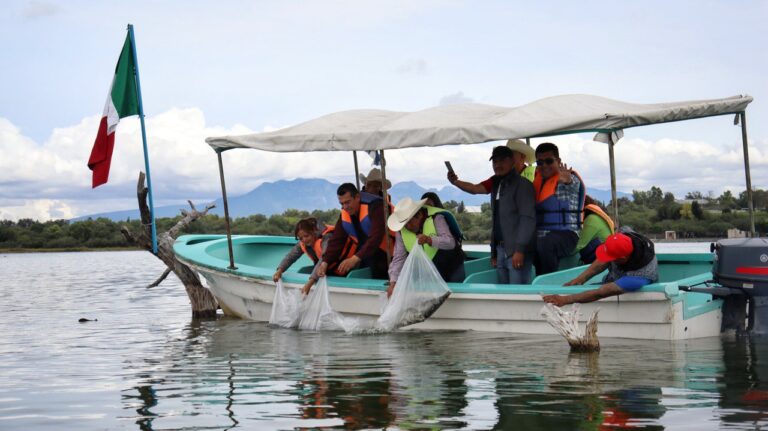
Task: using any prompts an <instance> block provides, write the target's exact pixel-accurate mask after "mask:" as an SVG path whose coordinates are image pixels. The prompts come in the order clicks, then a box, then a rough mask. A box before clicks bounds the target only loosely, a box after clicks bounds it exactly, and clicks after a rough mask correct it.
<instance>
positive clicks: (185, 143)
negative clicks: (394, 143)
mask: <svg viewBox="0 0 768 431" xmlns="http://www.w3.org/2000/svg"><path fill="white" fill-rule="evenodd" d="M459 96H461V97H464V96H463V95H462V93H459ZM98 121H99V117H98V116H95V115H94V116H91V117H86V118H84V119H82V120H81V121H80V122H79V123H77V124H75V125H72V126H68V127H63V128H57V129H54V130H53V132H52V133H51V134H50V136H49V137H48V138H47V139H46V140H45V142H43V143H37V142H35V141H34V140H32V139H31V138H29V137H27V136H25V135H24V134H23V132H22V131H21V130H20V129H19V128H18V127H17V126H15V125H14V124H13V123H11V122H10V121H9V120H7V119H4V118H0V152H2V154H3V157H2V158H0V172H2V176H1V177H0V218H1V219H12V220H16V219H19V218H25V217H28V218H34V219H40V220H48V219H55V218H70V217H77V216H82V215H87V214H93V213H97V212H106V211H116V210H123V209H131V208H134V207H135V205H136V204H135V193H136V192H135V190H136V179H137V176H138V172H139V171H143V170H144V158H143V157H144V156H143V152H142V144H141V131H140V127H139V121H138V119H136V118H127V119H123V120H122V121H121V122H120V125H119V126H118V129H117V136H116V139H115V142H116V143H115V151H114V155H113V162H112V171H111V173H110V179H109V183H107V184H106V185H104V186H101V187H99V188H97V189H91V188H90V182H91V172H90V171H89V170H88V168H87V166H86V162H87V160H88V156H89V154H90V150H91V146H92V145H93V139H94V137H95V134H96V130H97V127H98ZM146 123H147V133H148V141H149V153H150V163H151V174H152V182H153V189H154V199H155V204H156V205H165V204H170V203H181V202H184V201H186V200H187V199H192V200H195V201H204V200H213V199H215V198H217V197H219V195H220V193H221V189H220V184H219V173H218V165H217V160H216V155H215V153H214V152H213V150H211V149H210V147H209V146H208V145H207V144H206V143H205V138H206V137H209V136H220V135H237V134H245V133H250V132H252V131H251V130H250V129H248V128H247V127H245V126H243V125H237V124H236V125H232V126H229V127H222V126H212V125H208V124H207V123H206V119H205V115H204V114H203V112H202V111H201V110H200V109H197V108H183V109H182V108H174V109H170V110H168V111H166V112H163V113H161V114H158V115H155V116H151V117H148V118H147V121H146ZM274 129H275V127H265V128H264V129H263V130H264V131H267V130H274ZM590 138H591V136H589V137H588V136H584V135H570V136H560V137H554V138H550V139H548V140H550V141H552V142H555V143H556V144H557V145H558V146H559V147H560V152H561V157H562V159H563V160H564V162H565V163H567V164H568V165H569V166H572V167H573V168H575V169H576V170H577V171H578V172H579V173H580V174H581V176H582V177H583V178H584V180H585V182H586V183H587V185H588V186H589V187H592V188H599V189H610V175H609V166H608V150H607V147H606V146H605V144H601V143H596V142H592V141H591V140H590ZM541 142H543V139H534V140H533V145H537V144H538V143H541ZM497 144H498V143H493V142H491V143H485V144H480V145H463V146H444V147H436V148H412V149H405V150H390V151H386V152H385V155H386V158H387V174H388V176H389V178H390V179H391V180H392V181H393V182H395V183H397V182H402V181H416V182H417V183H419V184H421V185H423V186H426V187H436V188H442V187H443V186H446V185H448V182H447V180H446V179H445V168H444V164H443V161H444V160H449V161H451V162H452V164H453V167H454V169H456V172H457V173H458V174H459V176H460V177H461V178H462V179H463V180H466V181H471V182H479V181H482V180H485V179H486V178H488V177H490V176H491V175H492V170H491V166H490V163H489V162H488V156H489V154H490V152H491V149H492V148H493V146H494V145H497ZM615 152H616V169H617V173H616V177H617V181H618V187H619V190H621V191H631V190H633V189H638V190H647V189H649V188H650V187H651V186H659V187H661V188H662V189H663V190H664V191H671V192H673V193H674V194H675V195H676V196H678V197H682V196H683V195H684V194H685V193H686V192H688V191H694V190H697V191H701V192H703V193H706V192H708V191H710V190H712V191H714V193H716V194H718V195H719V194H720V193H722V191H723V190H725V189H729V190H732V191H734V192H740V191H742V190H744V188H745V186H744V182H745V181H744V173H743V159H742V155H741V143H740V141H734V142H730V143H717V144H716V143H712V142H703V141H684V140H676V139H669V138H663V139H658V140H655V141H651V140H645V139H641V138H636V137H633V136H632V133H631V131H630V132H629V133H627V136H626V137H625V138H624V139H622V140H621V141H620V142H619V143H618V144H617V145H616V151H615ZM222 157H223V161H224V171H225V175H226V181H227V191H228V193H229V194H230V196H236V195H240V194H244V193H247V192H248V191H250V190H252V189H253V188H255V187H257V186H258V185H260V184H261V183H263V182H267V181H276V180H280V179H293V178H325V179H327V180H329V181H332V182H339V183H340V182H344V181H354V166H353V164H352V156H351V155H350V154H349V153H341V152H317V153H270V152H265V151H256V150H245V149H235V150H231V151H226V152H224V153H223V154H222ZM358 159H359V160H360V171H361V172H367V171H368V170H369V169H370V167H371V165H370V160H369V158H368V157H366V156H364V155H359V157H358ZM750 161H751V168H752V176H753V177H752V183H753V186H754V187H756V188H763V189H765V188H768V140H765V139H762V140H761V139H752V141H751V145H750ZM297 198H298V197H297Z"/></svg>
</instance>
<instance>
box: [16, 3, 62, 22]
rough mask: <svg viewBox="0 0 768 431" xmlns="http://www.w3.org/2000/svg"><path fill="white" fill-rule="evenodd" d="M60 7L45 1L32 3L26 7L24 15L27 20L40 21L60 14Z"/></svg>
mask: <svg viewBox="0 0 768 431" xmlns="http://www.w3.org/2000/svg"><path fill="white" fill-rule="evenodd" d="M60 11H61V10H60V9H59V7H58V6H56V5H55V4H53V3H48V2H43V1H31V2H28V3H27V5H26V7H24V10H23V11H22V15H23V16H24V18H26V19H38V18H43V17H46V16H53V15H56V14H58V13H59V12H60Z"/></svg>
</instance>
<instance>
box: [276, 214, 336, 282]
mask: <svg viewBox="0 0 768 431" xmlns="http://www.w3.org/2000/svg"><path fill="white" fill-rule="evenodd" d="M332 233H333V227H332V226H327V227H326V228H325V230H323V231H322V232H321V231H320V229H318V226H317V219H315V218H314V217H309V218H305V219H302V220H299V222H298V223H296V228H295V229H294V231H293V234H294V236H295V237H296V239H298V240H299V242H298V243H296V246H295V247H293V248H292V249H291V251H289V252H288V254H286V255H285V257H284V258H283V260H281V261H280V264H279V265H277V270H276V271H275V274H274V275H273V276H272V280H273V281H274V282H275V283H277V281H278V280H280V278H281V277H282V276H283V273H284V272H285V270H286V269H288V268H289V267H290V266H291V265H293V264H294V263H295V262H296V261H297V260H299V258H300V257H301V255H303V254H306V255H307V256H309V258H310V259H312V262H314V263H315V268H314V269H313V270H312V273H311V274H310V275H309V280H307V282H306V284H304V287H303V288H302V289H301V293H302V294H304V295H306V294H308V293H309V290H310V289H311V288H312V286H313V285H314V284H315V282H317V279H318V278H319V277H318V276H317V270H318V269H319V267H320V258H321V257H322V256H323V250H325V248H326V247H327V246H328V241H329V240H330V238H331V234H332Z"/></svg>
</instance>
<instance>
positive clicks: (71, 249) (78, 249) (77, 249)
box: [0, 247, 143, 254]
mask: <svg viewBox="0 0 768 431" xmlns="http://www.w3.org/2000/svg"><path fill="white" fill-rule="evenodd" d="M132 250H136V251H141V250H143V249H142V248H139V247H98V248H88V247H66V248H0V254H24V253H77V252H84V251H132Z"/></svg>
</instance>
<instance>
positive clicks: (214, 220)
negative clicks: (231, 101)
mask: <svg viewBox="0 0 768 431" xmlns="http://www.w3.org/2000/svg"><path fill="white" fill-rule="evenodd" d="M632 197H633V199H632V200H630V199H628V198H621V199H619V218H620V222H621V225H623V226H631V227H632V228H634V229H635V230H636V231H638V232H641V233H644V234H646V235H648V236H649V237H651V238H654V239H663V238H664V232H665V231H675V232H677V237H678V239H682V240H689V241H707V240H711V239H713V238H725V237H726V236H727V231H728V229H732V228H736V229H740V230H745V231H748V230H749V215H748V213H747V212H746V211H744V210H743V208H744V207H746V202H745V201H746V197H745V193H744V192H742V193H741V194H740V195H739V197H738V198H736V197H734V196H733V195H732V194H731V192H728V191H727V192H725V193H723V195H721V196H719V197H717V198H715V197H713V196H711V193H710V196H704V195H702V194H701V193H699V192H691V193H688V194H687V195H686V200H684V201H682V202H680V201H677V200H676V199H675V197H674V195H672V193H669V192H667V193H664V192H663V191H662V190H661V189H660V188H658V187H651V189H650V190H648V191H633V193H632ZM754 197H755V199H754V200H755V226H756V230H757V232H758V234H760V236H763V235H765V232H766V231H768V191H765V190H756V191H755V192H754ZM445 207H446V208H448V209H450V210H451V211H453V212H454V213H455V214H456V219H457V220H458V222H459V225H460V226H461V228H462V230H463V231H464V235H465V237H466V242H467V243H472V244H482V243H487V242H488V241H489V240H490V233H491V209H490V205H489V204H483V206H482V207H481V212H479V213H468V212H466V211H465V208H464V204H463V203H461V202H455V201H448V202H446V203H445ZM609 214H610V213H609ZM310 216H312V217H315V218H316V219H317V220H318V221H319V222H321V223H325V224H334V223H335V222H336V220H337V219H338V217H339V210H336V209H334V210H325V211H322V210H315V211H312V212H308V211H299V210H294V209H290V210H286V211H285V212H283V213H282V214H275V215H272V216H269V217H267V216H264V215H261V214H256V215H252V216H248V217H241V218H236V219H234V220H233V221H232V233H233V234H235V235H288V236H292V235H293V229H294V226H295V225H296V222H298V221H299V220H300V219H302V218H305V217H310ZM180 218H181V215H179V216H177V217H174V218H161V219H158V220H157V231H158V232H163V231H167V230H168V229H170V228H171V227H172V226H173V225H174V224H175V223H176V222H177V221H178V220H179V219H180ZM140 223H141V222H140V221H139V220H125V221H119V222H115V221H112V220H109V219H106V218H98V219H88V220H83V221H78V222H72V223H70V222H69V221H67V220H51V221H46V222H39V221H35V220H32V219H21V220H18V221H16V222H14V221H10V220H0V252H4V253H8V252H49V251H57V252H59V251H93V250H104V251H106V250H133V249H136V247H134V246H133V245H131V244H130V243H128V241H126V240H125V238H123V235H122V234H121V233H120V227H121V226H128V228H129V229H131V230H132V231H134V232H138V231H139V228H140ZM225 232H226V230H225V228H224V219H223V218H222V217H219V216H216V215H207V216H205V217H203V218H201V219H200V220H198V221H196V222H195V223H193V224H192V225H190V226H188V227H187V228H186V229H185V230H184V233H188V234H191V233H208V234H217V233H218V234H224V233H225Z"/></svg>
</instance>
